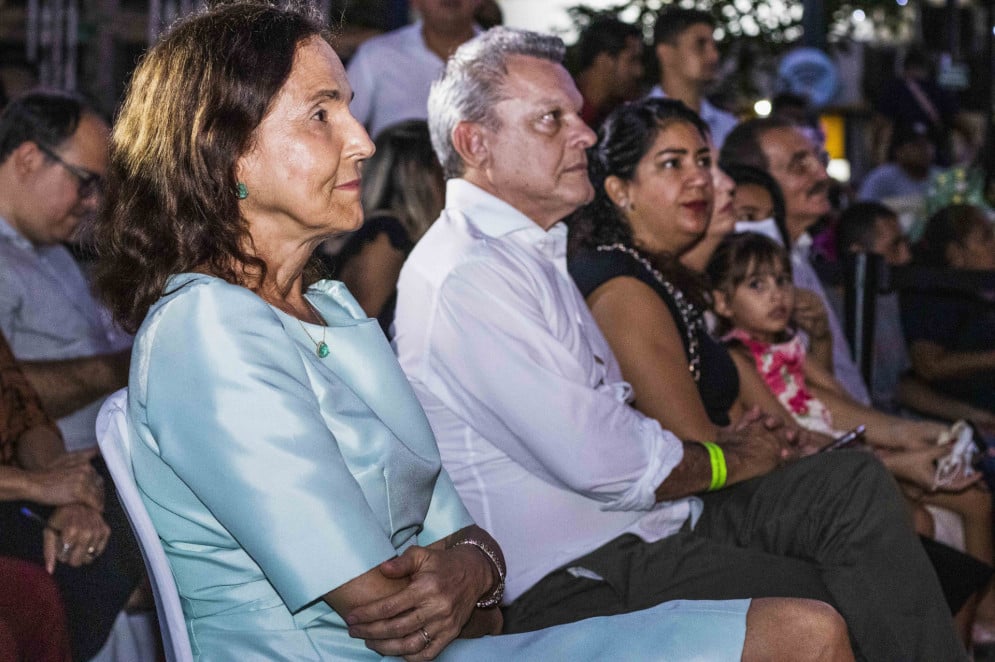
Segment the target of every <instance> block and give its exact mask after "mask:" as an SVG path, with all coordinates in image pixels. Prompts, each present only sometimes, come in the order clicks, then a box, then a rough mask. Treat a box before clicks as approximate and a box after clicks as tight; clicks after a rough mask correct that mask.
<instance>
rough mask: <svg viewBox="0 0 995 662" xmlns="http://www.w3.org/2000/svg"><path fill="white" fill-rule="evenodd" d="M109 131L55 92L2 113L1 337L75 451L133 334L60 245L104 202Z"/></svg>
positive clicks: (88, 441) (112, 385)
mask: <svg viewBox="0 0 995 662" xmlns="http://www.w3.org/2000/svg"><path fill="white" fill-rule="evenodd" d="M107 132H108V129H107V125H106V124H105V123H104V121H103V120H101V119H100V117H99V116H98V115H97V114H96V113H95V112H94V111H93V110H92V109H90V108H89V107H87V106H86V105H85V104H84V103H83V102H82V101H81V100H80V99H78V98H76V97H73V96H70V95H67V94H63V93H59V92H32V93H29V94H27V95H25V96H23V97H21V98H19V99H15V100H13V101H12V102H11V103H10V105H8V106H7V108H6V109H5V110H4V112H3V114H2V115H0V265H2V268H0V331H2V332H3V334H4V335H5V336H6V337H7V340H8V341H9V342H10V346H11V348H12V349H13V352H14V355H15V356H16V357H17V359H18V360H19V361H20V362H21V367H22V369H23V370H24V374H25V375H26V376H27V378H28V380H29V381H30V382H31V385H32V386H33V387H34V388H35V390H36V391H37V392H38V394H39V396H40V397H41V400H42V403H43V404H44V406H45V410H46V411H47V412H48V414H49V415H50V416H52V417H53V418H58V419H59V421H58V423H59V428H60V429H61V430H62V436H63V438H64V439H65V444H66V447H67V448H68V449H69V450H77V449H80V448H88V447H91V446H94V445H95V444H96V432H95V430H94V425H95V423H96V419H97V410H98V409H99V407H100V403H101V399H102V397H103V396H105V395H107V394H109V393H111V392H112V391H114V390H116V389H118V388H121V387H122V386H124V385H125V382H126V381H127V375H128V362H129V355H130V349H129V348H130V345H131V339H130V337H128V336H127V335H125V334H123V333H122V332H120V331H119V330H117V328H116V327H114V326H113V325H112V324H111V322H110V318H109V316H108V315H107V314H106V312H105V310H104V308H103V307H102V306H101V305H100V304H99V303H97V301H96V299H95V298H94V296H93V295H92V293H91V291H90V286H89V284H88V283H87V281H86V279H85V278H84V276H83V272H82V271H81V270H80V267H79V266H78V265H77V263H76V261H75V260H74V259H73V257H72V255H71V254H70V253H69V251H68V250H67V249H66V248H65V246H63V242H66V241H69V240H70V239H71V238H72V237H73V234H74V232H75V230H76V228H77V227H78V226H79V225H80V223H82V222H84V221H85V220H86V219H88V218H90V217H91V216H92V215H93V213H94V212H95V211H96V209H97V206H98V204H99V202H100V193H101V182H102V177H103V175H104V170H105V169H106V166H107Z"/></svg>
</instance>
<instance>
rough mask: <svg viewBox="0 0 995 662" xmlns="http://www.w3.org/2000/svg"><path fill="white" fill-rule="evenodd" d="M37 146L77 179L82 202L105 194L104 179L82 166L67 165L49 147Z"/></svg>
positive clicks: (39, 144)
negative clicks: (99, 194) (96, 195)
mask: <svg viewBox="0 0 995 662" xmlns="http://www.w3.org/2000/svg"><path fill="white" fill-rule="evenodd" d="M35 144H36V145H38V149H40V150H41V151H42V152H43V153H44V154H45V156H47V157H48V158H50V159H52V160H53V161H55V162H56V163H58V164H59V165H60V166H62V167H63V168H65V169H66V170H67V171H68V172H69V174H70V175H72V176H73V177H75V178H76V183H77V186H78V187H77V189H76V193H77V195H79V199H80V200H86V199H87V198H89V197H90V196H91V195H95V194H97V193H103V191H104V178H103V177H101V176H100V175H98V174H97V173H95V172H91V171H89V170H87V169H86V168H82V167H80V166H74V165H73V164H71V163H66V162H65V161H64V160H63V159H62V157H61V156H59V155H58V154H56V153H55V151H54V150H53V149H52V148H51V147H48V146H47V145H43V144H41V143H35Z"/></svg>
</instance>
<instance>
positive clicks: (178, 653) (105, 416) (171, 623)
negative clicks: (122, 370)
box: [97, 388, 193, 662]
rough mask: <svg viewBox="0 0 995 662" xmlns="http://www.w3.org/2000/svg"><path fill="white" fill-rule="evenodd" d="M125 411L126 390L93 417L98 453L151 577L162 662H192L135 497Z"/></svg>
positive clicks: (161, 557)
mask: <svg viewBox="0 0 995 662" xmlns="http://www.w3.org/2000/svg"><path fill="white" fill-rule="evenodd" d="M127 408H128V389H126V388H123V389H121V390H120V391H117V392H116V393H114V394H113V395H111V397H109V398H107V401H106V402H104V405H103V406H102V407H101V408H100V414H99V415H98V416H97V440H98V443H99V444H100V452H101V454H102V455H103V457H104V462H105V463H106V464H107V469H108V470H109V471H110V473H111V477H112V478H113V479H114V486H115V487H116V488H117V493H118V497H119V498H120V500H121V505H122V506H124V512H125V513H126V514H127V515H128V520H129V521H130V522H131V528H132V530H134V532H135V537H136V538H138V544H139V546H140V547H141V549H142V557H143V558H144V559H145V567H146V569H147V570H148V572H149V574H150V575H151V576H152V592H153V593H154V594H155V606H156V611H157V612H158V613H159V627H160V629H161V630H162V642H163V647H164V648H165V652H166V659H167V660H168V662H192V660H193V653H192V651H191V648H190V638H189V636H188V635H187V625H186V621H185V620H184V618H183V608H182V606H181V605H180V594H179V592H178V591H177V590H176V582H175V581H174V580H173V571H172V570H171V569H170V567H169V561H168V560H167V559H166V552H165V550H163V548H162V543H161V542H160V541H159V534H157V533H156V530H155V527H154V526H153V525H152V520H151V519H150V518H149V514H148V511H146V510H145V504H144V503H143V502H142V497H141V495H140V494H139V493H138V485H136V484H135V474H134V471H133V470H132V467H131V444H132V437H131V434H130V430H129V427H128V417H127Z"/></svg>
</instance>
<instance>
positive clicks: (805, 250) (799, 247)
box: [791, 232, 812, 258]
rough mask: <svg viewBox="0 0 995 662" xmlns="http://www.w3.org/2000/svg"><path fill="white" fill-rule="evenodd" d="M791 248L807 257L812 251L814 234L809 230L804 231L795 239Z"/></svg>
mask: <svg viewBox="0 0 995 662" xmlns="http://www.w3.org/2000/svg"><path fill="white" fill-rule="evenodd" d="M791 250H792V251H794V252H795V253H797V254H798V255H801V256H802V257H806V258H807V257H808V255H809V253H811V252H812V236H811V235H810V234H809V233H808V232H803V233H802V234H801V236H800V237H798V238H797V239H795V243H794V245H793V246H792V247H791Z"/></svg>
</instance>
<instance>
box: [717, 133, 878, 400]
mask: <svg viewBox="0 0 995 662" xmlns="http://www.w3.org/2000/svg"><path fill="white" fill-rule="evenodd" d="M719 160H720V162H721V163H722V164H723V165H734V164H742V165H748V166H753V167H754V168H758V169H760V170H763V171H765V172H767V173H769V174H770V175H771V176H772V177H773V178H774V180H775V181H777V184H778V186H780V187H781V192H782V193H783V194H784V211H785V218H784V222H785V226H786V228H787V231H788V238H789V239H790V240H791V246H790V249H791V265H792V270H793V277H794V281H795V285H797V286H798V287H800V288H804V289H806V290H810V291H811V292H813V293H814V294H815V295H816V296H817V297H818V299H816V298H815V297H807V298H805V299H802V302H803V303H802V306H803V308H801V309H796V313H795V314H796V316H798V315H814V314H817V313H818V312H819V311H818V310H811V309H812V308H816V309H817V308H818V305H816V304H821V307H822V308H824V309H825V314H826V315H827V317H828V321H829V330H830V333H831V334H832V340H833V365H832V366H831V367H832V371H833V374H834V375H835V376H836V379H837V380H838V381H839V382H840V384H842V385H843V388H844V389H845V390H846V391H847V393H848V394H849V395H850V396H851V397H852V398H853V399H855V400H857V401H858V402H860V403H862V404H865V405H869V404H870V401H871V398H870V394H869V393H868V391H867V385H866V384H864V379H863V377H862V376H861V374H860V369H859V368H858V367H857V364H856V363H855V362H854V361H853V354H852V353H851V352H850V345H849V343H848V342H847V340H846V336H845V335H844V334H843V327H842V326H841V325H840V322H839V319H838V318H837V317H836V314H835V313H834V312H833V308H832V306H831V305H830V303H829V299H828V297H827V296H826V293H825V290H824V288H823V287H822V283H821V282H820V281H819V277H818V275H817V274H816V273H815V269H814V268H813V267H812V263H811V262H810V261H809V259H808V258H809V249H810V247H811V245H812V239H811V237H810V236H809V235H808V229H809V228H810V227H812V226H813V225H814V224H815V223H816V221H818V220H819V219H820V218H822V217H823V216H825V215H826V214H827V213H829V210H830V205H829V185H830V183H831V182H830V179H829V175H828V174H826V158H825V153H824V152H823V151H822V150H821V149H819V148H818V147H817V146H816V145H814V144H813V143H812V141H811V140H810V139H809V138H808V136H806V135H805V132H804V131H803V130H802V129H801V128H799V127H798V126H796V125H794V124H793V123H791V122H790V121H788V120H784V119H780V118H772V117H770V118H762V119H753V120H748V121H746V122H742V123H741V124H738V125H737V126H736V128H734V129H733V130H732V132H731V133H730V134H729V136H728V137H727V138H726V141H725V144H723V146H722V151H721V154H720V156H719ZM796 305H797V304H796Z"/></svg>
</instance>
